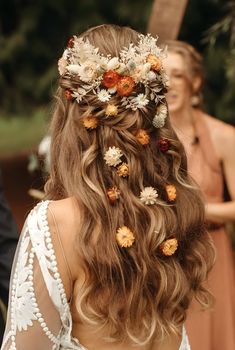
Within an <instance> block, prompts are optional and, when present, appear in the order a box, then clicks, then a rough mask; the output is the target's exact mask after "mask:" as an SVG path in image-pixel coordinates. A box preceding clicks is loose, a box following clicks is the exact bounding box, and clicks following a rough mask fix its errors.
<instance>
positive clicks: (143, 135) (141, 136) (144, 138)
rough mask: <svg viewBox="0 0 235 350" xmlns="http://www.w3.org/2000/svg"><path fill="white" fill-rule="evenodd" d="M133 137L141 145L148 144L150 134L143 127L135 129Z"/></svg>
mask: <svg viewBox="0 0 235 350" xmlns="http://www.w3.org/2000/svg"><path fill="white" fill-rule="evenodd" d="M135 137H136V139H137V141H138V142H139V143H140V144H141V145H143V146H146V145H148V144H149V141H150V136H149V134H148V133H147V131H146V130H144V129H139V130H137V131H136V133H135Z"/></svg>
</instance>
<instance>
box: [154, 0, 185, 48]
mask: <svg viewBox="0 0 235 350" xmlns="http://www.w3.org/2000/svg"><path fill="white" fill-rule="evenodd" d="M187 4H188V0H155V1H154V2H153V7H152V13H151V16H150V18H149V23H148V32H150V33H151V34H152V35H158V36H159V40H161V42H164V41H165V40H174V39H176V38H177V37H178V35H179V31H180V27H181V23H182V20H183V17H184V14H185V10H186V7H187ZM167 23H168V24H169V25H167Z"/></svg>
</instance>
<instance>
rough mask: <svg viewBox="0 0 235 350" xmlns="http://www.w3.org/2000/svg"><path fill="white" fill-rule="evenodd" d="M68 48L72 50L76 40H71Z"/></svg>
mask: <svg viewBox="0 0 235 350" xmlns="http://www.w3.org/2000/svg"><path fill="white" fill-rule="evenodd" d="M67 47H69V48H70V49H72V48H73V47H74V38H70V39H69V41H68V44H67Z"/></svg>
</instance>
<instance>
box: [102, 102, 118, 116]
mask: <svg viewBox="0 0 235 350" xmlns="http://www.w3.org/2000/svg"><path fill="white" fill-rule="evenodd" d="M117 114H118V108H117V106H115V105H113V104H108V105H107V107H106V109H105V115H106V116H107V117H115V116H116V115H117Z"/></svg>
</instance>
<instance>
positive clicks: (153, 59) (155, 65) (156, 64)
mask: <svg viewBox="0 0 235 350" xmlns="http://www.w3.org/2000/svg"><path fill="white" fill-rule="evenodd" d="M147 62H148V63H150V65H151V69H152V70H155V71H156V72H159V71H160V69H161V68H162V61H161V60H160V58H159V57H157V56H156V55H154V54H152V53H150V54H149V55H148V57H147Z"/></svg>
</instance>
